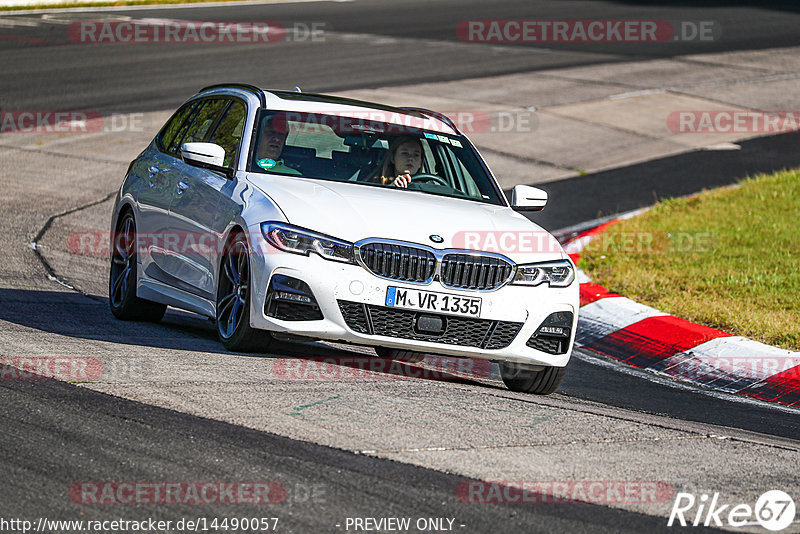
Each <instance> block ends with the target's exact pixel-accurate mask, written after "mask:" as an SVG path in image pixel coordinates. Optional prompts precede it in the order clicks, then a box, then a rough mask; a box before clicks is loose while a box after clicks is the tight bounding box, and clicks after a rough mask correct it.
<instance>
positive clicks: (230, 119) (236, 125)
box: [208, 101, 245, 167]
mask: <svg viewBox="0 0 800 534" xmlns="http://www.w3.org/2000/svg"><path fill="white" fill-rule="evenodd" d="M244 119H245V107H244V105H243V104H241V103H240V102H236V101H234V102H233V104H231V107H229V108H228V111H226V112H225V114H224V115H223V116H222V119H221V120H220V121H219V125H218V126H217V129H216V130H215V131H214V133H213V134H212V135H211V138H210V139H209V140H208V142H209V143H216V144H218V145H219V146H221V147H222V148H224V149H225V160H224V162H223V164H222V165H223V166H224V167H230V166H231V164H232V163H233V159H234V157H236V150H237V149H238V148H239V143H240V142H241V141H242V130H243V129H244Z"/></svg>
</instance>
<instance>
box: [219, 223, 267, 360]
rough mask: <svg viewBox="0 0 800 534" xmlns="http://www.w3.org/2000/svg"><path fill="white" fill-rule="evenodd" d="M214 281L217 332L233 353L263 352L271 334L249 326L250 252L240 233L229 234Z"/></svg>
mask: <svg viewBox="0 0 800 534" xmlns="http://www.w3.org/2000/svg"><path fill="white" fill-rule="evenodd" d="M218 276H219V282H218V283H217V321H216V322H217V335H218V336H219V340H220V342H221V343H222V345H223V346H224V347H225V348H226V349H228V350H231V351H235V352H255V351H265V350H266V349H267V348H268V347H269V345H270V343H271V342H272V336H270V335H269V332H266V331H264V330H257V329H255V328H252V327H251V326H250V296H251V292H252V289H251V283H250V282H251V280H252V278H251V276H250V252H249V247H248V245H247V238H246V237H245V235H244V234H243V233H241V232H238V233H236V234H234V235H232V236H231V238H230V239H229V240H228V243H227V244H226V246H225V250H224V252H223V254H222V262H221V263H220V269H219V275H218Z"/></svg>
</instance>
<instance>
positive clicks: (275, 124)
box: [256, 117, 302, 175]
mask: <svg viewBox="0 0 800 534" xmlns="http://www.w3.org/2000/svg"><path fill="white" fill-rule="evenodd" d="M286 124H287V123H286V121H279V120H278V118H277V117H272V118H270V119H267V120H266V121H265V122H264V129H263V130H262V131H261V136H260V137H259V138H258V148H257V150H256V165H258V166H259V167H261V168H262V169H264V170H265V171H269V172H277V173H282V174H296V175H299V174H302V173H301V172H300V171H298V170H297V169H293V168H291V167H289V166H287V165H285V164H284V162H283V160H282V159H281V153H282V152H283V146H284V145H285V144H286V136H287V135H288V129H287V128H286V127H285V125H286Z"/></svg>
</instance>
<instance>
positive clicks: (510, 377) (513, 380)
mask: <svg viewBox="0 0 800 534" xmlns="http://www.w3.org/2000/svg"><path fill="white" fill-rule="evenodd" d="M566 372H567V368H566V367H545V368H544V369H540V370H535V369H531V368H530V367H527V366H526V365H524V364H521V363H515V362H500V376H501V377H502V378H503V383H504V384H505V385H506V387H507V388H508V389H510V390H511V391H517V392H519V393H532V394H534V395H549V394H551V393H553V392H554V391H555V390H556V389H558V386H559V385H561V380H563V378H564V374H565V373H566Z"/></svg>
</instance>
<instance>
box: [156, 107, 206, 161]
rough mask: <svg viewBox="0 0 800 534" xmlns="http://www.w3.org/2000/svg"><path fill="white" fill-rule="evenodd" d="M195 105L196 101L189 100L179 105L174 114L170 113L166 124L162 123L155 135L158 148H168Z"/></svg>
mask: <svg viewBox="0 0 800 534" xmlns="http://www.w3.org/2000/svg"><path fill="white" fill-rule="evenodd" d="M196 105H197V102H190V103H188V104H186V105H185V106H183V107H181V108H180V109H179V110H178V111H176V112H175V114H173V115H172V117H171V118H170V119H169V120H168V121H167V124H165V125H164V127H163V128H162V129H161V131H160V132H159V133H158V136H157V137H156V140H157V141H158V144H159V148H161V149H163V150H168V149H169V146H170V145H171V144H172V142H173V141H174V140H175V136H176V135H178V132H179V131H181V127H182V126H184V124H185V123H186V119H187V117H189V115H190V113H191V112H192V111H194V108H195V107H196Z"/></svg>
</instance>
